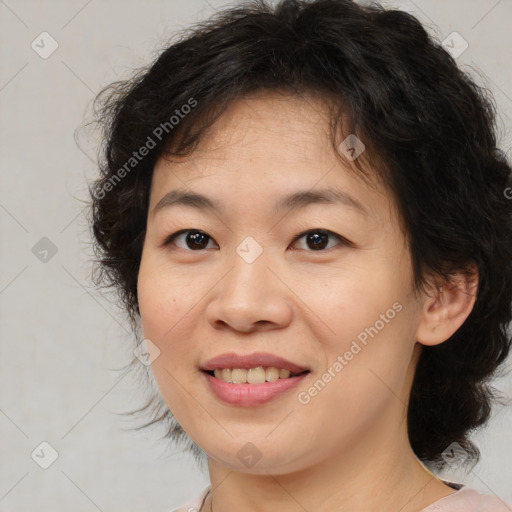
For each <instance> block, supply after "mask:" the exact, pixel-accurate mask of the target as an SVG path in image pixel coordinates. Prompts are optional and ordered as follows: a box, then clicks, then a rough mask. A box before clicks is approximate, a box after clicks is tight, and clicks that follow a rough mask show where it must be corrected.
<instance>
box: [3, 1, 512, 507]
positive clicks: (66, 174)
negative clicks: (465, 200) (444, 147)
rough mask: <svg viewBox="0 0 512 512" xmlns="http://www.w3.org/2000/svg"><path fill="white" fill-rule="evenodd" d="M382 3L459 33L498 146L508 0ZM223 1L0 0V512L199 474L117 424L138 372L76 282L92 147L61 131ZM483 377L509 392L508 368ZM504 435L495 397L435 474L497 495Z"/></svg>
mask: <svg viewBox="0 0 512 512" xmlns="http://www.w3.org/2000/svg"><path fill="white" fill-rule="evenodd" d="M385 4H386V5H395V6H397V7H399V8H401V9H404V10H407V11H409V12H411V13H413V14H415V15H416V16H418V18H419V19H420V20H421V21H422V22H424V23H426V24H428V27H429V30H431V32H432V33H433V34H435V35H436V37H437V38H438V39H439V40H441V41H442V40H444V39H445V38H446V37H447V36H448V35H449V34H450V33H452V32H453V31H457V32H458V33H459V34H460V35H461V36H462V37H463V38H464V39H465V40H466V41H467V42H468V44H469V47H468V49H467V50H466V51H465V52H464V53H463V54H462V55H460V56H459V57H458V58H457V62H459V63H460V65H461V66H462V67H464V68H465V69H467V70H468V71H469V72H471V73H472V74H475V73H476V75H477V77H478V80H479V82H480V83H483V84H484V85H486V86H487V87H488V88H489V89H490V90H491V91H492V92H493V93H494V96H495V99H496V102H497V104H498V108H499V109H500V112H501V116H500V129H501V132H502V138H501V146H502V148H503V149H504V150H505V151H507V152H508V153H509V155H510V152H509V148H510V147H511V145H512V144H511V140H512V139H511V137H510V133H509V131H510V127H511V118H512V99H511V98H512V66H511V56H510V49H511V48H512V31H511V29H510V20H511V19H512V1H510V0H501V1H496V0H489V1H487V0H478V1H477V0H473V1H471V0H470V1H468V0H466V1H462V0H460V1H453V0H452V1H446V0H444V1H441V0H436V1H427V0H416V1H414V2H412V1H396V2H385ZM222 5H226V2H222V1H221V0H218V1H215V0H208V1H206V0H189V1H187V2H181V1H176V0H153V1H151V2H143V1H141V0H137V1H133V0H132V1H121V0H108V1H100V0H90V1H87V0H73V1H63V0H62V1H60V2H58V1H49V0H44V1H39V2H36V1H24V0H5V1H3V0H0V35H1V36H0V37H1V46H0V59H1V60H0V62H1V69H0V112H1V118H0V119H1V120H0V139H1V142H0V159H1V160H0V162H1V169H2V172H1V174H0V180H1V183H0V226H1V233H2V240H1V245H0V247H1V266H0V311H1V321H2V323H1V345H0V350H1V353H0V390H1V394H0V460H1V465H0V511H2V512H22V511H35V510H41V511H52V512H62V511H68V510H73V511H74V512H82V511H83V512H94V511H97V510H100V511H103V512H107V511H109V512H120V511H129V512H130V511H140V512H142V511H152V512H158V511H168V510H169V509H172V508H173V507H175V506H178V505H180V504H182V503H184V502H185V501H187V500H188V499H190V498H191V497H192V496H194V495H195V494H197V493H198V492H199V491H200V490H201V489H203V487H204V486H205V485H207V483H208V480H207V477H206V475H203V474H201V472H200V471H199V469H198V468H196V466H195V463H194V461H193V460H192V459H191V458H190V457H188V456H184V455H183V454H181V453H180V450H179V449H177V448H176V447H174V446H169V445H166V443H164V442H158V436H159V435H160V434H161V431H158V429H156V430H154V431H146V432H138V433H137V432H134V431H130V430H129V428H130V427H133V426H135V425H136V423H133V422H132V423H130V422H127V421H126V420H123V419H122V418H121V417H120V416H119V415H118V414H116V413H118V412H121V411H126V410H129V409H131V408H132V407H133V406H134V405H136V404H140V403H142V402H141V399H142V398H143V396H144V395H143V393H142V390H141V385H140V382H138V381H137V380H136V379H134V378H133V377H132V376H131V375H130V374H122V373H121V372H120V371H116V370H115V369H116V368H121V367H122V365H123V364H125V363H127V362H128V361H129V360H130V359H131V354H130V353H129V352H130V350H131V347H132V342H131V335H130V333H129V331H128V327H127V324H126V323H125V322H123V320H122V316H121V314H120V312H119V311H118V310H117V308H116V306H115V304H114V303H112V301H109V300H107V299H106V298H105V297H102V296H101V295H100V294H99V293H98V292H97V291H95V290H94V289H93V287H92V283H91V280H90V268H91V263H90V258H91V253H90V246H89V243H90V239H89V235H88V228H87V223H86V220H85V217H84V211H83V203H82V202H81V200H83V199H86V198H87V189H86V180H87V179H90V178H92V177H93V176H94V174H95V167H94V158H95V149H94V145H93V144H91V142H90V141H89V142H88V143H87V144H88V145H87V144H84V143H82V148H81V149H80V148H79V147H77V144H76V142H75V140H74V136H73V133H74V131H75V129H76V128H77V127H79V126H80V125H81V124H82V123H83V122H84V119H85V118H86V115H87V112H88V110H86V109H87V108H88V107H90V102H91V100H92V99H93V97H94V96H95V94H96V93H97V92H98V91H99V90H100V89H101V88H102V87H103V86H105V85H107V84H108V83H110V82H112V81H114V80H116V79H119V78H123V77H126V76H128V75H129V73H130V70H131V69H132V68H133V67H137V66H142V65H144V64H146V63H147V62H149V60H150V59H152V58H154V57H155V56H156V54H157V53H156V52H157V51H158V48H160V47H161V46H162V45H163V42H164V41H165V40H166V39H168V38H169V36H170V35H172V33H173V32H175V31H176V29H180V28H183V27H186V26H187V25H188V24H190V23H191V22H193V21H196V20H200V19H203V18H205V17H207V16H209V15H210V14H212V13H213V12H214V11H215V10H216V9H218V8H219V7H221V6H222ZM43 31H47V32H48V33H49V34H51V36H52V37H53V38H54V39H55V40H56V41H57V43H58V48H57V50H56V51H55V52H54V53H53V54H52V55H50V56H49V57H47V58H46V59H43V58H42V57H41V56H40V54H38V53H37V52H36V51H35V50H34V49H32V47H31V43H32V41H34V40H35V42H36V43H35V44H37V43H38V42H39V43H38V44H39V47H40V48H39V52H43V51H48V49H50V48H51V46H50V40H49V39H45V42H44V43H41V37H42V36H40V34H41V33H42V32H43ZM44 37H47V36H44ZM42 46H44V48H42ZM469 66H471V68H470V67H469ZM43 237H47V238H48V239H49V240H50V241H51V243H50V242H48V240H43V241H41V239H42V238H43ZM36 244H38V245H36ZM34 246H35V249H33V248H34ZM52 248H53V251H55V250H56V251H57V252H56V253H55V254H52ZM45 250H47V251H48V252H47V253H45V252H44V251H45ZM41 259H42V260H43V261H41ZM45 259H46V260H47V261H44V260H45ZM497 385H498V387H499V388H500V389H501V390H502V391H503V392H504V393H505V394H506V396H507V397H508V398H512V385H511V382H510V376H509V377H508V378H506V379H501V380H499V381H497ZM511 432H512V414H511V411H510V409H509V410H506V409H505V410H503V409H501V410H499V411H498V413H497V414H496V416H495V417H494V418H493V420H492V422H491V424H490V426H489V428H488V429H487V430H486V431H484V432H481V433H480V434H479V435H478V436H477V437H476V440H477V442H478V444H479V446H480V448H481V450H482V452H483V457H482V461H481V463H479V464H478V465H477V466H476V467H475V468H474V470H472V471H471V472H469V474H464V473H460V472H457V471H452V472H451V473H448V474H447V475H445V476H446V477H448V478H452V479H454V480H459V481H461V480H463V481H464V482H465V483H467V484H468V485H471V486H473V487H475V488H477V489H478V490H480V491H482V492H486V493H495V494H497V495H500V496H501V497H503V498H504V499H507V500H508V501H512V485H511V483H512V475H511V473H512V472H511V469H510V461H512V434H511ZM43 441H46V442H48V443H50V445H51V446H52V447H53V448H54V449H55V450H56V451H57V452H58V455H59V456H58V458H57V460H56V461H55V462H54V463H53V464H52V465H51V466H50V467H49V468H48V469H42V468H41V467H40V466H39V465H38V464H36V462H35V461H34V460H33V458H32V457H31V453H32V452H33V451H34V450H36V451H35V455H34V459H36V460H38V462H39V463H44V460H43V459H44V458H45V457H48V456H49V454H50V451H49V449H47V448H46V449H45V447H44V446H43V447H41V446H40V443H41V442H43ZM37 454H39V457H38V456H37ZM46 460H49V459H46Z"/></svg>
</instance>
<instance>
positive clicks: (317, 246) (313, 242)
mask: <svg viewBox="0 0 512 512" xmlns="http://www.w3.org/2000/svg"><path fill="white" fill-rule="evenodd" d="M330 236H334V237H335V238H337V239H338V240H339V241H340V243H338V244H335V245H350V242H349V241H348V240H346V239H345V238H343V237H342V236H340V235H337V234H336V233H333V232H332V231H329V230H327V229H312V230H309V231H306V232H304V233H301V234H300V235H298V236H297V237H295V239H294V240H293V243H295V242H296V241H297V240H300V239H301V238H304V241H305V243H306V246H307V247H310V248H311V249H312V250H313V251H323V250H326V249H332V247H333V246H332V245H331V246H330V247H327V246H328V245H329V241H328V240H329V237H330Z"/></svg>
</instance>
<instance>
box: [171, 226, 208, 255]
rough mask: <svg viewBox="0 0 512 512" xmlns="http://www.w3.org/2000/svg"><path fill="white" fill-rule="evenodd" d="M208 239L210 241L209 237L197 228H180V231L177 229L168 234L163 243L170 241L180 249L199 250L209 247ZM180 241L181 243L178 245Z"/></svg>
mask: <svg viewBox="0 0 512 512" xmlns="http://www.w3.org/2000/svg"><path fill="white" fill-rule="evenodd" d="M209 241H211V237H210V236H209V235H207V234H206V233H204V232H202V231H199V230H197V229H182V230H181V231H178V232H176V233H174V234H172V235H171V236H169V237H168V238H167V239H166V240H165V242H164V244H163V245H164V246H167V245H170V244H171V243H174V245H176V246H177V247H179V248H180V249H188V250H191V251H200V250H203V249H208V248H209V247H208V243H209ZM180 243H181V244H182V245H180ZM183 244H184V245H183ZM210 248H211V247H210Z"/></svg>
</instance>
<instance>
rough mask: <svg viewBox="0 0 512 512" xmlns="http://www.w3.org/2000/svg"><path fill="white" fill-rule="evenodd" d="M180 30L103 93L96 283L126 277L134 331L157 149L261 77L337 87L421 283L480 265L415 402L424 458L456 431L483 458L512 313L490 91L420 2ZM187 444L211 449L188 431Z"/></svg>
mask: <svg viewBox="0 0 512 512" xmlns="http://www.w3.org/2000/svg"><path fill="white" fill-rule="evenodd" d="M178 36H179V37H178V40H176V41H174V42H173V43H172V44H171V43H168V46H167V47H166V48H165V49H164V50H163V51H162V52H161V53H160V55H159V56H158V57H157V58H156V59H155V61H154V62H153V63H152V64H151V65H149V66H148V67H146V68H144V69H142V70H138V72H136V73H135V75H134V76H133V77H131V78H130V79H128V80H124V81H119V82H116V83H114V84H111V85H110V86H108V87H106V88H105V89H104V90H103V91H102V92H101V93H100V94H99V95H98V96H97V98H96V103H95V106H96V110H95V115H96V120H97V121H98V122H99V124H100V126H101V128H102V135H103V141H104V145H103V147H102V153H101V157H100V172H101V174H100V177H99V179H97V180H96V181H94V182H93V183H91V184H90V185H89V191H90V194H91V197H92V202H91V210H90V212H91V217H92V218H91V225H92V230H93V237H94V242H93V243H94V248H95V254H96V256H97V258H98V259H97V260H96V266H95V271H94V273H93V280H94V282H95V284H97V285H103V286H105V287H111V288H112V289H114V290H117V292H118V293H119V298H120V300H121V303H122V305H123V307H124V309H125V310H126V312H127V313H128V316H129V319H130V321H131V324H132V328H135V330H136V326H137V322H138V320H139V319H140V313H139V309H138V302H137V277H138V270H139V265H140V261H141V253H142V247H143V242H144V236H145V229H146V219H147V213H148V204H149V191H150V185H151V179H152V172H153V168H154V166H155V163H156V162H157V160H158V159H159V158H160V157H162V156H164V155H172V154H175V155H178V154H181V155H186V154H190V153H191V152H192V151H194V148H195V147H196V146H197V144H198V142H199V140H200V139H201V137H203V136H204V135H205V133H206V131H207V128H208V127H209V126H211V124H212V123H213V122H214V121H215V120H216V119H217V118H218V117H219V116H220V115H222V113H223V112H224V111H225V110H226V108H227V107H228V106H229V104H230V103H231V102H232V101H234V100H236V99H239V98H241V97H243V96H244V95H247V94H249V93H251V92H255V91H257V90H274V91H282V92H283V93H284V94H292V95H296V96H298V95H308V94H309V95H310V96H311V95H314V96H316V97H319V98H322V99H324V100H325V101H329V102H331V105H332V106H333V108H332V110H331V112H332V119H331V120H330V121H331V127H332V143H333V146H334V147H336V145H338V144H339V141H337V140H336V136H337V134H338V128H339V125H340V123H341V118H342V116H344V119H348V120H349V126H348V127H349V129H350V133H354V134H356V135H357V137H358V138H359V139H361V140H362V141H364V143H365V145H366V151H365V153H364V154H363V156H365V160H363V159H362V158H360V159H358V160H357V162H356V165H357V171H356V172H358V171H360V172H361V176H363V175H365V173H370V172H373V173H374V174H377V173H378V177H379V178H380V179H382V181H383V182H384V183H385V184H386V185H387V187H388V189H389V191H390V193H391V194H392V196H393V197H394V198H395V200H396V204H397V207H398V210H399V214H400V222H401V224H402V226H403V230H404V233H405V235H406V237H407V239H408V242H409V246H410V252H411V257H412V262H413V270H414V288H415V290H416V291H417V290H419V289H420V288H421V287H423V286H424V285H425V283H426V278H427V276H428V275H431V274H437V275H439V276H443V277H444V278H445V279H447V280H449V279H450V276H452V275H453V273H454V272H456V271H458V272H460V271H462V272H470V268H471V267H472V266H473V267H475V266H476V269H477V270H478V276H479V279H478V292H477V297H476V302H475V305H474V307H473V310H472V311H471V313H470V315H469V316H468V318H467V319H466V321H465V322H464V324H463V325H462V326H461V327H460V328H459V329H458V330H457V331H456V332H455V333H454V334H453V336H452V337H451V338H449V339H448V340H447V341H445V342H443V343H441V344H440V345H437V346H432V347H430V346H425V347H423V349H422V353H421V356H420V359H419V362H418V365H417V369H416V373H415V378H414V382H413V385H412V390H411V394H410V402H409V408H408V433H409V439H410V443H411V446H412V449H413V450H414V452H415V454H416V455H417V457H418V458H419V459H420V460H422V461H424V462H425V463H426V464H427V465H431V466H436V467H438V468H440V467H442V466H443V460H442V456H441V455H442V452H443V451H444V450H445V449H446V448H447V447H448V446H449V445H450V444H451V443H452V442H457V443H459V444H460V445H461V446H462V447H463V448H464V449H465V450H466V451H467V452H468V454H469V460H473V461H478V459H479V456H480V453H479V450H478V448H477V447H476V446H475V445H474V443H473V442H471V441H470V439H469V436H470V435H471V433H472V431H473V430H475V429H476V428H477V427H481V426H483V425H484V424H486V423H487V421H488V420H489V418H490V414H491V411H492V404H493V403H494V401H495V400H496V399H497V398H498V393H497V391H496V389H495V388H494V387H493V386H492V385H491V378H492V377H494V376H495V375H496V372H497V370H498V369H499V368H500V367H501V364H502V363H503V362H504V361H505V359H506V357H507V355H508V353H509V350H510V345H511V337H510V333H509V332H508V326H509V324H510V322H511V319H512V200H511V199H510V194H507V193H506V191H507V190H509V191H510V190H511V189H510V188H508V187H509V186H510V176H511V167H510V164H509V163H508V162H507V159H506V156H505V154H504V152H503V151H501V150H500V149H498V148H497V140H496V139H497V131H498V129H497V123H496V106H495V102H494V99H493V97H492V95H491V93H490V92H489V91H488V90H487V89H485V88H484V87H481V86H478V85H477V84H476V83H475V82H474V81H473V80H472V78H471V77H470V76H469V74H467V73H465V72H464V71H462V70H461V69H460V68H459V67H458V66H457V64H456V62H455V60H454V59H453V58H452V56H451V55H450V54H449V53H448V52H447V51H445V49H444V48H443V46H442V44H441V43H440V42H437V41H436V40H435V38H434V36H429V35H428V33H427V31H426V30H425V28H424V27H423V26H422V24H421V23H420V22H419V21H418V20H417V19H416V18H415V17H414V16H412V15H411V14H408V13H406V12H402V11H399V10H392V9H386V8H384V7H382V6H381V5H378V4H371V5H365V6H363V5H359V4H357V3H355V2H354V1H351V0H312V1H301V0H281V1H280V2H279V3H277V4H276V5H274V6H272V5H269V4H267V3H266V2H265V1H264V0H255V1H252V2H248V3H245V4H242V5H239V6H237V7H230V8H227V9H224V10H223V11H220V12H218V13H216V14H215V15H214V16H212V17H211V18H210V19H208V20H207V21H205V22H201V23H198V24H196V25H195V26H193V27H191V28H189V29H187V30H185V31H183V32H182V33H180V34H178ZM358 162H359V163H358ZM361 162H364V163H361ZM376 162H379V163H380V164H382V165H380V164H379V165H375V163H376ZM134 332H135V331H134ZM144 410H146V411H147V410H151V411H152V414H153V418H152V421H151V422H150V423H148V424H147V425H151V424H153V423H155V422H159V421H163V420H165V419H167V420H169V421H170V426H169V428H168V430H167V431H166V436H169V437H171V438H173V439H175V440H181V441H183V439H184V438H186V437H187V436H186V434H185V433H184V431H183V430H182V429H181V427H180V426H179V424H177V422H176V421H175V420H174V419H173V417H172V414H171V413H170V411H169V410H168V409H167V408H166V407H165V405H164V404H163V402H162V400H161V398H159V397H156V396H153V398H152V399H151V401H150V402H148V403H147V404H146V405H145V406H144V407H143V408H141V409H139V410H138V412H140V411H144ZM147 425H143V426H144V427H145V426H147ZM140 428H142V427H140ZM188 448H189V449H191V451H192V453H193V454H194V455H195V456H196V457H197V456H198V454H200V453H201V452H202V450H200V449H199V448H198V447H197V446H196V445H195V444H194V443H192V442H191V441H190V443H189V445H188Z"/></svg>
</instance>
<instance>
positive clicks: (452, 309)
mask: <svg viewBox="0 0 512 512" xmlns="http://www.w3.org/2000/svg"><path fill="white" fill-rule="evenodd" d="M437 283H438V284H437V285H435V286H433V288H434V290H435V292H434V293H431V294H425V295H424V296H423V297H424V300H423V307H422V312H421V318H420V323H419V325H418V330H417V332H416V340H417V341H418V343H421V344H422V345H430V346H433V345H439V344H440V343H443V341H446V340H447V339H448V338H450V336H452V335H453V334H454V333H455V331H457V329H458V328H459V327H460V326H461V325H462V324H463V323H464V321H465V320H466V318H467V317H468V316H469V314H470V313H471V311H472V309H473V306H474V304H475V300H476V295H477V290H478V271H477V269H476V267H475V266H473V267H471V271H470V272H468V273H462V272H461V273H457V274H454V275H452V276H451V279H450V282H448V281H444V282H442V283H440V282H439V281H437Z"/></svg>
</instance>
